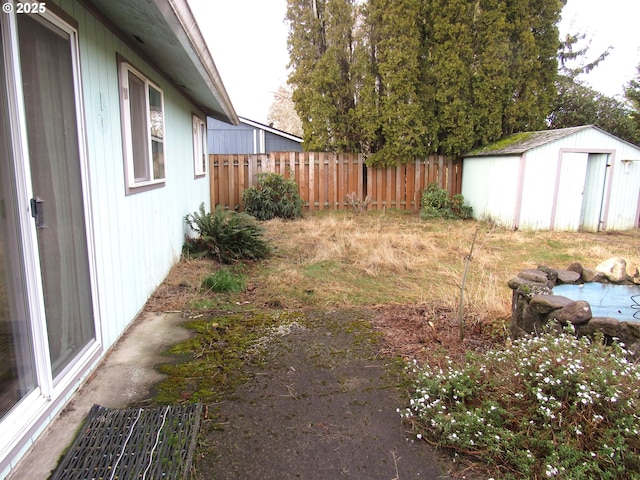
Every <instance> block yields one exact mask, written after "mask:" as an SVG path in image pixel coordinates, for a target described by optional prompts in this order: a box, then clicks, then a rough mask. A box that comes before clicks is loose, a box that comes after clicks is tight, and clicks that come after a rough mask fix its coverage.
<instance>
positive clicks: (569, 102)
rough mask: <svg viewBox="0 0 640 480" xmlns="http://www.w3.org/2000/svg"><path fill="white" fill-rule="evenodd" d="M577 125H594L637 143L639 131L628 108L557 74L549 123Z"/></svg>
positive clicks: (567, 77)
mask: <svg viewBox="0 0 640 480" xmlns="http://www.w3.org/2000/svg"><path fill="white" fill-rule="evenodd" d="M580 125H597V126H598V127H600V128H602V129H603V130H606V131H607V132H609V133H612V134H613V135H615V136H617V137H620V138H622V139H624V140H627V141H628V142H631V143H635V144H636V145H640V130H639V129H638V128H637V126H636V125H635V124H634V121H633V117H632V111H631V110H630V109H629V108H628V107H627V105H625V104H624V103H623V102H621V101H620V100H617V99H615V98H612V97H608V96H606V95H604V94H602V93H600V92H598V91H597V90H594V89H593V88H591V87H589V86H587V85H585V84H584V83H583V82H581V81H579V80H577V79H575V78H571V76H568V75H564V76H561V77H560V79H559V80H558V96H557V100H556V103H555V105H554V108H553V111H552V113H551V115H550V116H549V126H550V128H552V129H555V128H566V127H577V126H580Z"/></svg>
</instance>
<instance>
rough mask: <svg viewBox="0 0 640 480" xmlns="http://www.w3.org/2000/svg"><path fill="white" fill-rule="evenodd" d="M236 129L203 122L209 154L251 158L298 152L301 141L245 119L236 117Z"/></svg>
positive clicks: (222, 123)
mask: <svg viewBox="0 0 640 480" xmlns="http://www.w3.org/2000/svg"><path fill="white" fill-rule="evenodd" d="M238 118H239V119H240V123H239V124H238V125H230V124H229V123H227V122H223V121H220V120H217V119H215V118H208V119H207V130H208V132H207V143H208V147H209V153H210V154H233V155H235V154H255V153H271V152H301V151H302V138H300V137H297V136H295V135H292V134H290V133H287V132H284V131H282V130H278V129H277V128H273V127H271V126H268V125H263V124H262V123H258V122H254V121H253V120H249V119H248V118H243V117H238Z"/></svg>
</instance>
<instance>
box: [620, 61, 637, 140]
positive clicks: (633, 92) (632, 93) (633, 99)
mask: <svg viewBox="0 0 640 480" xmlns="http://www.w3.org/2000/svg"><path fill="white" fill-rule="evenodd" d="M636 71H637V74H636V76H635V78H632V79H631V80H630V81H629V83H628V84H627V85H626V86H625V88H624V96H625V98H626V99H627V101H628V102H629V104H630V105H631V114H630V116H631V121H632V122H633V124H634V127H635V131H636V141H635V142H634V143H635V144H636V145H640V64H639V65H638V66H637V68H636Z"/></svg>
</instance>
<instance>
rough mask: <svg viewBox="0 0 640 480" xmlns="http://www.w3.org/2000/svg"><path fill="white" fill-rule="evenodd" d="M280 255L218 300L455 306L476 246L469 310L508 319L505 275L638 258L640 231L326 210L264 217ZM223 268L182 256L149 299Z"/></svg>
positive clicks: (158, 303) (188, 297)
mask: <svg viewBox="0 0 640 480" xmlns="http://www.w3.org/2000/svg"><path fill="white" fill-rule="evenodd" d="M264 226H265V229H266V236H267V237H268V239H269V240H270V241H271V243H272V245H273V246H274V247H275V253H274V255H273V256H272V257H271V258H269V259H267V260H266V261H263V262H261V263H259V264H255V265H250V266H249V268H248V275H249V289H248V291H247V292H245V293H243V294H237V295H235V296H234V295H229V296H224V295H218V296H217V297H215V301H217V302H219V303H220V304H221V305H222V304H224V303H225V302H227V303H234V304H235V303H239V304H246V303H247V302H248V303H250V304H252V305H254V306H255V307H256V308H261V307H263V306H265V305H268V306H278V307H287V308H307V307H312V308H349V307H379V306H381V305H387V306H388V305H408V304H411V305H418V304H425V305H426V304H428V305H437V307H438V308H440V309H445V310H447V311H452V312H453V311H455V310H456V309H457V305H458V302H459V295H460V283H461V281H462V275H463V271H464V264H465V261H466V256H467V255H468V252H469V248H470V244H471V241H472V238H473V235H474V232H475V230H476V229H479V232H478V239H477V241H476V249H475V251H474V256H473V259H472V262H471V265H470V269H469V276H468V279H467V284H466V293H465V297H466V306H465V311H466V312H467V315H468V317H469V318H472V319H474V321H479V322H483V321H486V320H491V321H493V322H494V323H496V322H497V324H500V323H504V322H505V320H506V319H508V317H509V316H510V302H511V291H510V290H509V288H508V287H507V285H506V284H507V281H508V280H509V279H510V278H511V277H512V276H514V275H515V274H516V273H517V272H518V271H519V270H521V269H522V268H527V267H534V268H535V267H536V266H537V265H546V266H549V267H560V268H564V267H566V266H568V265H569V264H570V263H572V262H574V261H576V262H580V263H582V264H583V265H584V266H588V267H594V266H595V265H597V264H598V263H600V262H601V261H603V260H605V259H606V258H608V257H611V256H614V255H616V256H617V255H619V256H623V257H625V258H626V259H627V260H628V261H631V262H634V263H635V264H636V265H640V230H633V231H628V232H620V233H609V234H589V233H568V232H520V231H510V230H504V229H497V228H493V227H492V226H491V225H489V224H486V223H478V222H473V221H464V222H463V221H444V220H431V221H423V220H421V219H420V218H419V217H418V215H417V214H409V213H405V212H386V213H381V212H366V213H363V214H353V213H350V212H330V213H329V212H327V213H322V214H313V215H307V216H306V217H305V218H303V219H301V220H298V221H282V220H279V219H276V220H272V221H269V222H265V223H264ZM216 268H218V266H217V265H216V264H215V263H213V262H210V261H207V260H183V262H181V263H180V264H179V265H178V266H177V267H176V269H174V271H173V272H172V274H171V275H170V276H169V278H168V279H167V281H166V282H165V284H163V286H162V287H161V288H160V289H159V290H158V291H157V292H156V294H155V295H154V298H152V300H151V301H150V305H149V308H150V309H156V310H157V309H165V310H166V309H171V310H181V309H184V305H185V304H192V305H193V302H194V301H197V300H198V298H201V297H202V293H201V292H200V289H199V285H200V282H201V281H202V279H203V278H204V277H205V276H206V275H209V274H211V273H212V272H213V271H214V270H215V269H216Z"/></svg>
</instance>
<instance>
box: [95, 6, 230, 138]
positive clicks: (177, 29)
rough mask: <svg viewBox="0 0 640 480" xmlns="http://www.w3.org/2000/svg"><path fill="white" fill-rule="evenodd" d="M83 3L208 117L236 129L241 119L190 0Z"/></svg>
mask: <svg viewBox="0 0 640 480" xmlns="http://www.w3.org/2000/svg"><path fill="white" fill-rule="evenodd" d="M83 4H86V5H87V6H89V7H90V8H91V7H92V6H95V8H96V9H98V10H99V13H100V14H101V15H100V17H101V18H102V19H103V20H105V19H106V20H107V22H108V23H110V24H111V25H110V27H111V28H112V29H114V30H115V31H119V32H121V33H122V34H123V36H124V37H125V39H126V40H128V41H129V42H130V44H133V45H136V47H137V50H138V51H139V52H141V53H142V54H143V55H144V56H145V57H146V58H147V59H149V60H151V61H152V62H153V63H154V65H155V67H157V68H158V69H159V70H160V71H162V72H164V73H165V75H166V76H167V77H168V78H169V79H171V81H173V83H174V84H175V85H176V86H177V87H178V88H179V89H181V90H182V91H183V92H184V93H185V95H187V97H189V98H190V99H191V100H192V101H193V103H194V104H195V105H197V106H198V107H199V108H201V109H202V111H204V112H205V113H206V114H207V115H210V116H212V117H216V118H219V119H221V120H224V121H227V122H230V123H233V124H234V125H237V124H238V116H237V114H236V112H235V109H234V108H233V105H232V103H231V100H230V98H229V96H228V94H227V91H226V89H225V87H224V84H223V83H222V79H221V78H220V75H219V73H218V70H217V69H216V66H215V64H214V62H213V58H212V57H211V53H210V52H209V49H208V48H207V44H206V42H205V40H204V37H203V36H202V33H201V31H200V29H199V28H198V24H197V23H196V19H195V17H194V16H193V13H192V12H191V9H190V8H189V5H188V3H187V1H186V0H147V1H139V0H119V1H117V2H114V1H113V0H90V2H89V1H85V2H83ZM94 11H95V10H94ZM96 13H97V12H96Z"/></svg>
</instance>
